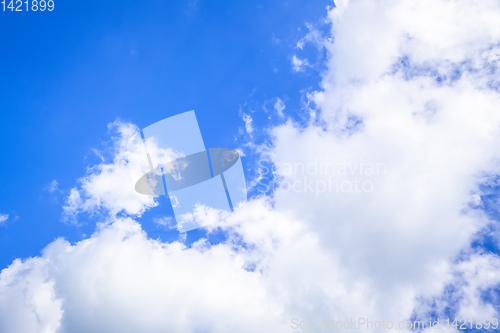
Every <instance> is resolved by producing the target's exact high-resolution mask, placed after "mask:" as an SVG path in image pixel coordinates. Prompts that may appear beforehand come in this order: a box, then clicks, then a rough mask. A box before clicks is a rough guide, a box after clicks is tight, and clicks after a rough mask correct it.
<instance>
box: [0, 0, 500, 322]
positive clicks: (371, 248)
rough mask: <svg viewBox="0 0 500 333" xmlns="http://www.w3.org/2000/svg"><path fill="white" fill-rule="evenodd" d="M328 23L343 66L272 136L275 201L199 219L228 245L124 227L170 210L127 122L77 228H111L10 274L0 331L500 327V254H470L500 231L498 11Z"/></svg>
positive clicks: (81, 203) (468, 5) (0, 281)
mask: <svg viewBox="0 0 500 333" xmlns="http://www.w3.org/2000/svg"><path fill="white" fill-rule="evenodd" d="M328 18H329V20H330V22H331V25H332V31H331V36H332V37H333V39H331V40H328V39H326V40H324V41H323V45H324V47H325V48H326V50H327V52H328V54H329V57H328V63H327V69H326V70H325V72H324V73H322V74H323V76H322V78H323V79H322V87H321V89H320V90H319V91H316V92H312V93H311V94H309V99H310V102H311V104H310V105H315V108H314V109H312V110H311V114H315V115H317V116H315V117H314V118H312V119H311V121H310V122H308V123H307V125H305V126H304V125H301V124H297V123H294V122H293V120H291V119H288V120H287V121H286V123H284V124H281V125H279V126H275V127H273V128H271V129H270V132H271V135H272V136H271V139H270V140H271V141H270V142H271V146H270V147H266V148H265V149H264V148H262V147H260V149H263V150H265V151H266V156H267V157H268V158H269V159H270V162H271V163H270V164H269V165H272V166H273V167H272V168H271V167H269V168H267V169H265V170H264V171H265V172H264V173H263V174H261V175H260V178H259V180H258V182H261V184H260V185H262V186H270V185H272V186H276V187H275V190H274V191H272V194H273V195H272V197H270V196H267V195H265V194H262V195H260V196H257V197H255V198H253V199H252V200H250V201H248V202H246V203H245V204H243V205H242V206H241V207H239V208H238V209H236V211H235V212H234V213H232V214H227V213H224V212H220V211H215V210H211V209H206V208H204V207H200V209H199V210H197V211H196V212H195V214H194V215H193V218H195V219H200V220H203V221H204V223H203V224H204V225H206V229H207V232H208V233H212V232H220V231H222V232H223V233H224V235H225V236H226V240H225V241H224V242H222V243H220V244H217V245H213V244H210V243H209V242H208V241H207V240H206V239H205V238H202V239H201V240H199V241H198V242H196V243H195V244H193V245H192V246H186V245H185V244H184V243H182V242H180V241H175V242H167V243H162V242H160V241H157V240H152V239H149V238H148V237H147V235H146V234H145V233H144V232H143V231H142V230H141V228H140V224H138V222H136V221H134V220H133V219H132V218H123V217H118V216H117V215H118V213H119V212H124V213H126V214H128V215H130V216H132V217H133V218H135V217H136V216H138V215H140V214H142V213H143V212H144V211H146V210H147V209H151V208H152V207H154V206H155V205H156V204H157V203H156V201H155V198H153V197H147V196H141V195H138V194H136V193H135V192H134V187H133V182H130V183H129V182H128V181H126V180H125V179H129V178H130V177H129V176H128V175H129V170H128V169H129V168H130V167H132V169H135V171H141V172H143V171H144V170H147V167H148V165H147V164H146V165H145V166H141V165H142V164H141V163H143V162H141V161H143V160H144V156H145V155H144V152H143V151H141V148H140V147H141V145H140V144H138V145H137V146H136V147H137V149H134V148H132V149H129V150H127V149H126V143H127V142H129V141H130V140H131V139H132V138H133V137H134V136H133V133H135V132H136V128H135V127H134V126H133V125H130V124H123V123H115V124H114V125H112V126H113V128H115V129H116V130H117V132H118V133H119V135H118V137H117V138H115V140H114V142H115V144H114V157H113V159H112V161H110V162H105V161H103V163H101V164H99V165H98V166H95V167H92V168H89V171H88V174H87V175H86V176H85V177H84V178H82V179H81V180H80V181H79V185H78V186H77V187H75V188H74V189H72V190H71V193H70V194H69V196H68V199H67V203H66V206H65V210H66V213H67V214H68V215H69V216H76V215H78V214H79V213H81V212H88V213H92V212H99V211H102V210H104V211H106V212H107V213H106V214H105V220H106V223H104V224H101V225H100V226H99V229H98V230H97V231H96V233H95V234H94V235H92V236H91V237H90V238H88V239H85V240H82V241H81V242H78V243H76V244H69V243H68V242H66V241H64V240H62V239H59V240H57V241H55V242H53V243H52V244H50V245H49V246H48V247H47V248H46V249H45V250H44V252H43V254H42V255H41V256H40V257H37V258H31V259H27V260H24V261H21V260H16V261H15V262H14V263H13V264H12V265H11V266H10V267H8V268H6V269H4V270H3V271H2V273H1V274H0V307H1V309H2V311H0V331H2V332H3V331H6V332H10V331H16V332H38V331H39V332H89V331H105V332H121V331H127V332H160V331H161V332H165V331H169V332H179V331H183V332H199V331H209V332H232V331H238V332H255V331H259V332H286V331H290V330H291V325H290V324H291V319H292V318H297V319H298V320H305V321H316V320H320V321H321V320H323V319H324V318H336V319H342V320H344V319H345V320H348V319H349V318H358V317H365V318H370V319H373V320H382V319H386V320H394V321H395V322H397V321H399V320H406V319H410V318H428V317H426V316H428V315H429V314H431V313H432V314H434V315H438V316H443V315H450V311H451V313H452V315H454V316H455V317H466V318H476V317H484V316H486V315H487V316H498V313H497V310H498V308H497V307H495V306H494V305H492V304H491V302H488V300H487V298H485V296H484V295H485V293H486V294H487V293H488V292H489V291H491V290H492V289H494V288H496V287H497V286H498V284H499V283H500V280H499V278H498V276H500V264H499V262H500V261H499V258H498V256H497V255H496V254H495V253H494V252H492V251H490V252H488V251H485V250H482V249H478V248H476V247H474V246H472V243H473V241H474V240H476V239H477V237H480V236H481V235H484V234H485V233H488V230H495V228H492V225H495V224H496V223H498V222H497V221H494V220H492V218H491V217H490V216H489V215H488V214H486V212H485V211H484V210H483V209H482V207H484V204H485V203H484V202H483V189H482V187H481V184H484V183H485V182H487V181H491V179H492V178H495V176H497V175H499V174H500V164H499V163H498V162H499V161H500V150H498V147H499V146H500V131H499V128H500V113H499V112H498V105H500V95H499V92H498V79H497V75H496V73H497V72H496V71H497V66H498V55H499V54H500V49H499V45H500V26H499V25H500V23H499V22H500V4H498V2H496V1H489V0H487V1H482V2H471V1H448V0H423V1H413V0H403V1H386V2H373V1H368V0H366V1H364V0H360V1H338V2H336V7H335V8H332V9H330V10H329V12H328ZM294 58H296V57H294ZM297 60H299V59H298V58H297ZM297 65H299V63H298V62H297ZM303 65H304V64H303V63H301V64H300V66H299V67H298V68H302V67H303ZM283 107H284V105H283ZM277 110H278V109H277ZM281 111H283V110H281ZM247 120H248V121H247V124H248V123H250V125H251V118H249V119H247ZM247 132H248V133H249V134H250V133H251V131H249V130H248V129H247ZM132 147H135V146H134V145H132ZM130 151H131V152H132V153H130ZM162 153H168V152H162ZM170 153H171V152H170ZM134 161H136V162H134ZM136 165H137V166H136ZM266 172H267V174H266ZM267 176H269V177H270V179H274V182H271V183H269V182H267V183H266V182H265V181H263V180H264V179H265V178H266V177H267ZM263 192H265V193H268V191H263ZM156 223H158V224H160V225H169V224H170V221H169V220H168V218H159V219H157V220H156ZM490 236H491V235H490ZM492 237H494V242H497V243H498V239H497V238H495V237H496V235H492ZM450 290H451V291H450ZM450 309H451V310H450ZM400 331H403V330H400ZM450 331H451V330H450Z"/></svg>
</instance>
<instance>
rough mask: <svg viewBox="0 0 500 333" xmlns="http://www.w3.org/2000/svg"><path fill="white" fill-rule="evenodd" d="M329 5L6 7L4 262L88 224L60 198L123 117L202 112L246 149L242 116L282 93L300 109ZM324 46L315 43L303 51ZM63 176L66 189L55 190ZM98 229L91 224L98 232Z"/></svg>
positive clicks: (221, 140) (217, 132)
mask: <svg viewBox="0 0 500 333" xmlns="http://www.w3.org/2000/svg"><path fill="white" fill-rule="evenodd" d="M327 5H331V4H330V2H329V1H316V2H309V1H286V2H283V1H266V2H260V1H251V2H242V1H237V2H236V1H210V2H209V1H189V2H166V1H147V2H139V1H121V2H104V3H102V2H100V3H83V2H81V3H79V2H71V3H68V2H60V3H59V2H58V3H56V10H55V11H53V12H50V13H49V12H45V13H2V18H1V20H0V28H1V30H2V31H9V32H10V33H6V34H3V35H2V37H1V43H2V44H1V45H2V47H1V50H0V60H1V63H3V64H4V66H3V69H2V73H1V80H0V98H1V101H2V107H1V111H0V117H1V119H0V126H1V128H0V135H1V141H2V142H3V144H2V149H3V155H4V156H5V157H4V163H2V165H1V174H2V176H1V183H2V189H1V190H0V202H1V205H0V207H1V211H2V213H8V214H9V216H10V217H11V218H10V220H9V221H8V223H7V224H6V225H3V226H2V227H0V240H1V242H0V267H5V266H6V265H8V264H9V263H10V262H11V261H12V260H13V259H14V258H18V257H29V256H34V255H37V254H38V253H39V251H40V250H41V249H42V248H43V247H44V246H45V245H46V244H47V243H49V242H50V241H52V240H53V239H55V238H56V237H59V236H63V237H67V238H68V239H70V240H72V241H75V240H79V239H80V237H81V230H78V228H75V227H74V226H70V225H67V224H64V223H62V222H61V221H60V216H61V204H62V201H63V200H64V195H67V191H68V190H69V188H71V187H73V186H74V185H75V182H76V179H77V178H79V177H81V176H83V175H84V174H85V168H86V167H87V166H90V165H93V164H96V163H98V162H99V159H98V157H97V156H96V155H95V154H93V153H92V152H91V149H92V148H102V144H103V141H106V140H108V139H109V137H108V135H109V133H107V124H108V123H110V122H113V121H114V120H115V119H116V118H117V117H119V118H120V119H122V120H124V121H130V122H133V123H135V124H137V125H138V126H139V127H145V126H147V125H149V124H151V123H153V122H156V121H158V120H160V119H163V118H166V117H168V116H171V115H174V114H177V113H180V112H184V111H188V110H193V109H194V110H195V111H196V115H197V118H198V122H199V124H200V127H201V130H202V133H203V136H204V140H205V142H206V144H207V145H210V146H211V147H218V146H220V147H233V148H234V147H236V146H237V145H238V143H235V142H234V139H235V137H237V136H238V128H239V127H241V126H242V120H241V114H240V113H239V110H240V108H241V109H242V110H243V111H244V112H247V113H248V112H249V111H250V110H251V109H253V110H255V109H257V110H259V109H260V108H262V106H263V105H264V103H266V102H268V103H269V102H273V99H274V98H276V97H280V98H281V99H283V100H285V101H286V104H287V106H288V107H289V110H290V111H291V112H292V113H293V112H294V111H295V112H299V111H300V106H301V104H300V100H301V97H302V93H301V90H304V89H305V90H311V89H312V88H317V87H318V83H319V75H318V72H315V71H314V70H310V71H306V72H300V73H296V72H294V71H293V70H292V65H291V57H292V54H293V53H294V52H295V46H296V43H297V40H299V39H300V38H302V37H304V36H305V35H306V34H307V32H308V29H307V27H306V25H305V23H313V24H318V25H320V26H321V25H322V19H323V16H324V14H325V8H326V6H327ZM307 52H309V53H311V54H314V53H315V50H314V49H312V50H308V49H307V48H306V49H305V50H304V51H303V53H307ZM54 179H55V180H57V182H58V183H59V187H60V189H61V191H62V192H61V193H49V192H48V191H47V190H46V189H47V187H48V186H49V184H50V183H51V181H52V180H54ZM93 228H94V226H93V225H87V228H85V227H84V230H85V231H86V232H87V233H89V232H91V231H92V230H93Z"/></svg>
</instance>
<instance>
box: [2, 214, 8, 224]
mask: <svg viewBox="0 0 500 333" xmlns="http://www.w3.org/2000/svg"><path fill="white" fill-rule="evenodd" d="M8 219H9V214H0V223H3V222H5V221H7V220H8Z"/></svg>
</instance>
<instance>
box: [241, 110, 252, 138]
mask: <svg viewBox="0 0 500 333" xmlns="http://www.w3.org/2000/svg"><path fill="white" fill-rule="evenodd" d="M242 118H243V121H244V122H245V131H246V132H247V134H248V135H250V136H252V133H253V126H252V123H253V119H252V117H251V116H250V115H248V114H246V113H243V116H242Z"/></svg>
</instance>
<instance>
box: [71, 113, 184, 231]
mask: <svg viewBox="0 0 500 333" xmlns="http://www.w3.org/2000/svg"><path fill="white" fill-rule="evenodd" d="M109 128H110V130H111V131H112V132H113V133H115V134H116V136H115V137H114V138H113V140H112V148H111V150H112V153H113V158H112V160H111V161H107V160H106V159H105V158H104V157H103V155H102V154H99V155H100V156H101V160H102V163H100V164H98V165H94V166H92V167H89V168H88V170H87V175H86V176H85V177H83V178H81V179H80V180H79V185H78V186H77V187H74V188H72V189H71V190H70V194H69V196H68V197H67V199H66V203H65V205H64V207H63V209H64V215H65V217H66V219H68V220H72V221H75V220H76V219H77V216H78V214H80V213H89V214H94V213H98V212H99V213H102V212H105V213H106V214H109V215H112V216H114V215H116V214H118V213H125V214H128V215H135V216H140V215H141V214H142V213H144V211H145V210H147V209H148V208H151V207H155V206H156V205H157V201H156V198H155V197H153V196H146V195H142V194H139V193H137V192H136V191H135V183H136V181H137V180H138V179H139V178H140V177H141V176H142V175H144V174H146V173H147V172H149V171H151V170H152V168H153V169H154V168H156V167H158V166H157V165H150V164H148V160H147V159H146V149H145V144H144V142H143V141H142V138H141V136H140V133H139V130H138V128H137V127H136V126H135V125H132V124H129V123H123V122H121V121H120V120H117V121H115V122H114V123H112V124H110V125H109ZM146 144H147V147H148V149H147V152H148V153H149V155H150V156H151V158H152V160H154V161H159V160H161V161H170V160H174V159H175V158H176V156H178V154H177V153H175V152H173V151H172V150H170V149H160V148H158V146H157V145H156V144H155V142H154V141H153V140H152V139H150V140H147V142H146Z"/></svg>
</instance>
